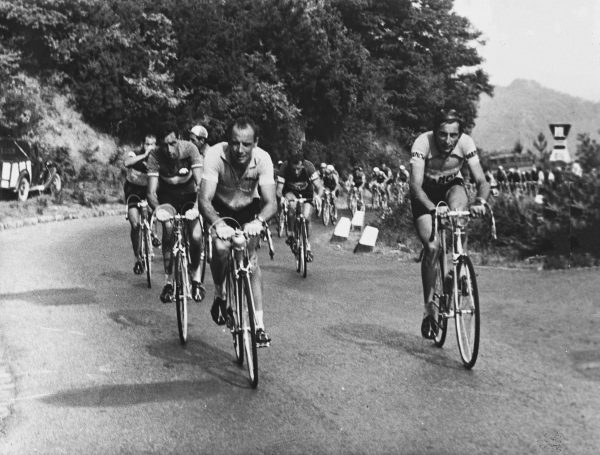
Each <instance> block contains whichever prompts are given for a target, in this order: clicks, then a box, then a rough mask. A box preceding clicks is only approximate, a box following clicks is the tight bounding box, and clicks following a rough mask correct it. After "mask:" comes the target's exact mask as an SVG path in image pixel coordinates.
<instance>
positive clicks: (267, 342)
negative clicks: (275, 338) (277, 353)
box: [256, 341, 271, 348]
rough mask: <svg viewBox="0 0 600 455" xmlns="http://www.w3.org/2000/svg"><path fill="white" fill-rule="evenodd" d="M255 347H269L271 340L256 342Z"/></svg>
mask: <svg viewBox="0 0 600 455" xmlns="http://www.w3.org/2000/svg"><path fill="white" fill-rule="evenodd" d="M256 347H257V348H270V347H271V342H270V341H265V342H264V343H260V342H258V341H257V342H256Z"/></svg>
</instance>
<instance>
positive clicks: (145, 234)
mask: <svg viewBox="0 0 600 455" xmlns="http://www.w3.org/2000/svg"><path fill="white" fill-rule="evenodd" d="M151 254H152V239H151V238H150V229H149V227H148V226H147V225H145V226H144V227H143V228H142V257H143V258H144V267H145V268H146V282H147V283H148V288H152V257H151Z"/></svg>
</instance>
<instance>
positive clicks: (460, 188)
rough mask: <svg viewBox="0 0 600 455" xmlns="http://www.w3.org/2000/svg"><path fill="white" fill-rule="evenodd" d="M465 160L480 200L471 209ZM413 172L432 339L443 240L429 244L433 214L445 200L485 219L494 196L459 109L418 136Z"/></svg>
mask: <svg viewBox="0 0 600 455" xmlns="http://www.w3.org/2000/svg"><path fill="white" fill-rule="evenodd" d="M465 161H466V163H467V164H468V166H469V170H470V172H471V179H472V181H474V182H475V184H476V187H477V197H476V198H475V200H474V201H473V202H472V203H471V204H470V205H469V200H468V196H467V192H466V189H465V186H464V185H465V183H464V179H463V176H462V174H461V172H460V169H461V167H462V166H463V164H464V163H465ZM410 169H411V170H410V192H411V205H412V212H413V220H414V224H415V228H416V230H417V234H418V236H419V239H420V240H421V243H422V244H423V248H424V256H423V261H422V263H421V279H422V282H423V300H424V304H425V311H424V316H423V322H422V324H421V334H422V335H423V337H425V338H430V339H431V338H434V337H435V335H436V333H437V322H436V321H437V318H436V314H435V311H436V310H435V306H434V305H433V288H434V285H435V280H436V273H437V267H438V258H439V254H440V245H439V239H438V240H437V241H436V242H431V240H430V238H431V232H432V229H433V220H432V214H433V213H435V208H436V204H437V203H438V202H441V201H445V202H446V203H447V204H448V206H449V207H450V209H451V210H465V209H466V208H467V207H469V210H470V211H471V214H472V215H473V216H483V215H484V214H485V210H486V209H485V206H484V205H483V204H484V203H485V201H486V200H487V198H488V196H489V193H490V185H489V183H488V182H487V181H486V179H485V175H484V173H483V169H482V168H481V164H480V162H479V157H478V156H477V148H476V147H475V143H474V142H473V139H472V138H471V137H470V136H468V135H466V134H463V132H462V120H461V119H460V117H459V115H458V113H457V112H456V111H455V110H454V109H449V110H442V111H440V113H439V114H438V115H437V116H436V118H435V122H434V129H433V131H428V132H426V133H423V134H421V135H420V136H419V137H417V139H416V140H415V142H414V144H413V146H412V150H411V159H410Z"/></svg>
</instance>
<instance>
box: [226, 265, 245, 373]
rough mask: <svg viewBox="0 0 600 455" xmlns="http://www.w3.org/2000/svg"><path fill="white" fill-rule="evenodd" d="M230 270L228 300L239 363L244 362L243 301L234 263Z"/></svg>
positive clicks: (234, 348)
mask: <svg viewBox="0 0 600 455" xmlns="http://www.w3.org/2000/svg"><path fill="white" fill-rule="evenodd" d="M229 268H230V270H229V271H228V272H227V281H226V284H225V286H226V292H227V302H228V304H229V305H231V308H232V309H233V318H234V320H233V327H231V335H232V337H233V350H234V352H235V360H236V361H237V363H238V364H240V365H241V364H243V363H244V339H243V332H242V302H241V301H240V298H239V297H240V296H239V293H238V291H237V282H236V279H235V276H234V274H233V272H232V271H231V270H233V265H232V264H229Z"/></svg>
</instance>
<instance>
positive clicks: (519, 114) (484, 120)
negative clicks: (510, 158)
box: [472, 79, 600, 157]
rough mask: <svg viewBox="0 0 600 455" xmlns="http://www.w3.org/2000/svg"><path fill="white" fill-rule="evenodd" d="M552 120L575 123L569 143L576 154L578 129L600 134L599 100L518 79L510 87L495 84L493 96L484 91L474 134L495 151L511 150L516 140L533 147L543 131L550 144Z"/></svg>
mask: <svg viewBox="0 0 600 455" xmlns="http://www.w3.org/2000/svg"><path fill="white" fill-rule="evenodd" d="M549 123H571V124H572V127H571V132H570V133H569V136H568V138H567V146H568V149H569V152H570V153H571V156H572V157H574V156H575V152H576V150H577V147H576V145H577V134H578V133H590V134H591V135H592V136H593V137H595V138H598V137H600V136H599V133H598V130H599V129H600V103H594V102H591V101H587V100H584V99H581V98H576V97H573V96H570V95H566V94H564V93H561V92H557V91H555V90H551V89H548V88H545V87H543V86H542V85H540V84H539V83H537V82H534V81H530V80H522V79H517V80H515V81H514V82H513V83H512V84H510V85H509V86H508V87H500V86H496V87H495V89H494V96H493V97H489V96H487V95H482V97H481V99H480V105H479V110H478V117H477V119H476V121H475V128H474V129H473V131H472V135H473V138H474V139H475V142H476V144H477V145H478V146H479V147H481V148H482V149H483V150H487V151H496V150H510V149H512V148H513V146H514V145H515V143H516V142H517V141H521V144H523V146H524V147H525V148H526V149H527V148H529V149H533V145H532V144H533V141H534V139H535V137H536V136H537V135H538V134H539V133H540V132H543V133H544V135H545V136H546V139H547V140H548V144H549V146H550V147H551V146H552V143H553V140H552V134H551V133H550V129H549V127H548V124H549Z"/></svg>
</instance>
